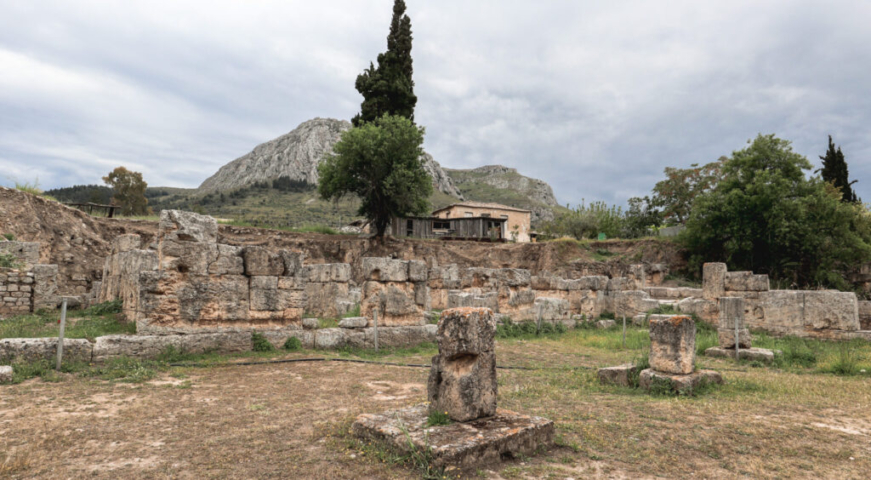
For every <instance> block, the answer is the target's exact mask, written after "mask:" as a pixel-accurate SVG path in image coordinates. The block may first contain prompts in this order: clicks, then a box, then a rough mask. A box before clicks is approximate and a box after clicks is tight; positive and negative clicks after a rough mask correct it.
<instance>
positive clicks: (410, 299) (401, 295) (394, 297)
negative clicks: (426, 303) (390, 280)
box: [382, 285, 418, 315]
mask: <svg viewBox="0 0 871 480" xmlns="http://www.w3.org/2000/svg"><path fill="white" fill-rule="evenodd" d="M382 294H383V295H382V304H383V306H384V308H383V310H382V311H383V312H385V313H386V314H388V315H410V314H413V313H417V311H418V309H417V304H416V302H415V301H414V298H415V295H414V291H413V287H412V291H411V292H409V291H408V290H405V289H402V288H400V287H399V286H397V285H388V286H387V288H386V289H385V290H384V291H382Z"/></svg>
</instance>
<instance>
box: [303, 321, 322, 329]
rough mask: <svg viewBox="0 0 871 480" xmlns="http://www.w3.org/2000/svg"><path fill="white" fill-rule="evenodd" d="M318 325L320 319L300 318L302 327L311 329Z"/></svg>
mask: <svg viewBox="0 0 871 480" xmlns="http://www.w3.org/2000/svg"><path fill="white" fill-rule="evenodd" d="M318 325H320V320H318V319H317V318H303V319H302V328H307V329H309V330H313V329H315V328H318Z"/></svg>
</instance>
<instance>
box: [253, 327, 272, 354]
mask: <svg viewBox="0 0 871 480" xmlns="http://www.w3.org/2000/svg"><path fill="white" fill-rule="evenodd" d="M251 344H252V347H251V349H252V350H254V351H255V352H273V351H275V347H274V346H273V345H272V344H271V343H269V340H267V339H266V337H265V336H263V334H262V333H260V332H251Z"/></svg>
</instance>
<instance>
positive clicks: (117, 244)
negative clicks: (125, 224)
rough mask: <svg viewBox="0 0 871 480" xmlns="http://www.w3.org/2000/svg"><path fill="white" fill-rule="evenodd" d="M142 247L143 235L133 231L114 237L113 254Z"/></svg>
mask: <svg viewBox="0 0 871 480" xmlns="http://www.w3.org/2000/svg"><path fill="white" fill-rule="evenodd" d="M140 248H142V237H140V236H139V235H136V234H133V233H130V234H125V235H118V236H117V237H115V238H113V239H112V253H113V254H116V253H122V252H128V251H130V250H139V249H140Z"/></svg>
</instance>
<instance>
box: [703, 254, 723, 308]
mask: <svg viewBox="0 0 871 480" xmlns="http://www.w3.org/2000/svg"><path fill="white" fill-rule="evenodd" d="M726 271H727V268H726V264H725V263H706V264H704V265H703V266H702V292H703V293H702V294H703V296H704V298H706V299H709V300H715V299H717V298H720V297H722V296H723V295H724V294H725V293H726Z"/></svg>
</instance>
